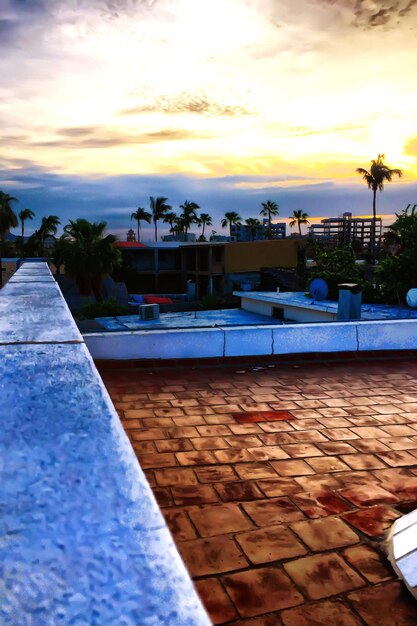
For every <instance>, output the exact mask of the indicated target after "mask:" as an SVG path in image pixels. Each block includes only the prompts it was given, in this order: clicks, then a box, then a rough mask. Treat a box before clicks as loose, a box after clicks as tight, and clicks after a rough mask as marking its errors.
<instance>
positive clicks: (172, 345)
mask: <svg viewBox="0 0 417 626" xmlns="http://www.w3.org/2000/svg"><path fill="white" fill-rule="evenodd" d="M84 338H85V342H86V345H87V346H88V348H89V350H90V352H91V354H92V356H93V358H95V359H116V360H135V359H139V360H142V359H189V358H206V357H213V358H221V357H231V356H233V357H236V356H251V355H253V356H255V355H257V356H259V355H272V354H276V355H279V354H298V353H311V352H356V351H359V352H361V351H370V350H409V349H416V348H417V319H413V320H384V321H382V320H381V321H362V322H313V323H308V324H304V323H301V324H282V325H279V326H277V325H273V326H272V325H271V326H269V325H263V326H235V327H217V328H209V329H207V328H205V329H198V328H192V329H191V328H187V329H182V330H181V329H175V330H169V329H166V330H160V331H152V330H150V331H131V332H114V333H113V332H106V333H91V334H85V335H84Z"/></svg>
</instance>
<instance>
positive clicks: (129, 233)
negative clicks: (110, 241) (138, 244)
mask: <svg viewBox="0 0 417 626" xmlns="http://www.w3.org/2000/svg"><path fill="white" fill-rule="evenodd" d="M126 241H136V235H135V231H134V230H133V228H129V230H128V231H127V233H126Z"/></svg>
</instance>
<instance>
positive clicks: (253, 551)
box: [236, 522, 307, 565]
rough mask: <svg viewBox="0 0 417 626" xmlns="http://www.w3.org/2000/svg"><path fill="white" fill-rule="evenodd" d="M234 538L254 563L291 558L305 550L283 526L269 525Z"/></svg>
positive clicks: (303, 552) (304, 552)
mask: <svg viewBox="0 0 417 626" xmlns="http://www.w3.org/2000/svg"><path fill="white" fill-rule="evenodd" d="M300 523H301V522H300ZM236 540H237V542H238V543H239V544H240V546H241V548H242V550H243V552H244V553H245V555H246V556H247V558H248V559H249V560H250V561H251V562H252V563H255V564H256V565H259V564H261V563H270V562H272V561H278V560H279V561H281V560H284V559H292V558H294V557H297V556H301V555H303V554H306V552H307V550H306V549H305V547H304V546H303V545H302V544H301V543H300V542H299V540H298V539H297V538H296V536H295V535H294V534H293V533H292V532H291V531H290V530H288V528H286V527H285V526H269V527H267V528H262V529H261V530H252V531H250V532H245V533H240V534H239V535H237V536H236Z"/></svg>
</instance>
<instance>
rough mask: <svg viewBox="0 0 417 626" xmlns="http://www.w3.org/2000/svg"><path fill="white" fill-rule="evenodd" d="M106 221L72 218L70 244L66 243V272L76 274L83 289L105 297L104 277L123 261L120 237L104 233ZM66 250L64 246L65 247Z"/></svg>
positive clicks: (68, 234) (67, 230) (67, 232)
mask: <svg viewBox="0 0 417 626" xmlns="http://www.w3.org/2000/svg"><path fill="white" fill-rule="evenodd" d="M106 226H107V224H106V222H94V223H91V222H89V221H87V220H85V219H77V220H75V221H72V220H70V222H69V224H67V225H66V226H65V227H64V236H65V238H66V240H67V242H68V243H67V246H66V249H65V246H63V255H61V257H62V261H61V262H63V263H64V265H65V274H66V275H68V276H70V277H72V278H74V279H75V281H76V283H77V285H78V288H79V290H80V293H81V294H82V295H85V296H88V295H90V294H91V293H93V294H94V296H95V298H96V300H97V302H102V301H103V296H102V291H103V279H104V277H105V276H106V275H107V274H111V272H112V271H113V268H114V267H117V266H119V265H120V262H121V256H120V252H119V250H117V248H115V246H114V243H115V241H116V237H115V236H114V235H107V236H106V237H105V236H104V231H105V229H106ZM61 252H62V248H61Z"/></svg>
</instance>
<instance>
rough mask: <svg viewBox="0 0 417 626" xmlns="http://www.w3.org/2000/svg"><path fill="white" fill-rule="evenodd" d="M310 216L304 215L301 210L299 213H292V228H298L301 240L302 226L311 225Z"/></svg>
mask: <svg viewBox="0 0 417 626" xmlns="http://www.w3.org/2000/svg"><path fill="white" fill-rule="evenodd" d="M308 217H309V215H308V213H304V212H303V211H302V210H301V209H299V210H298V211H293V212H292V216H291V218H292V219H291V221H290V226H291V228H292V227H293V226H298V232H299V234H300V238H301V224H309V223H310V222H309V221H308V219H307V218H308Z"/></svg>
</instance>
